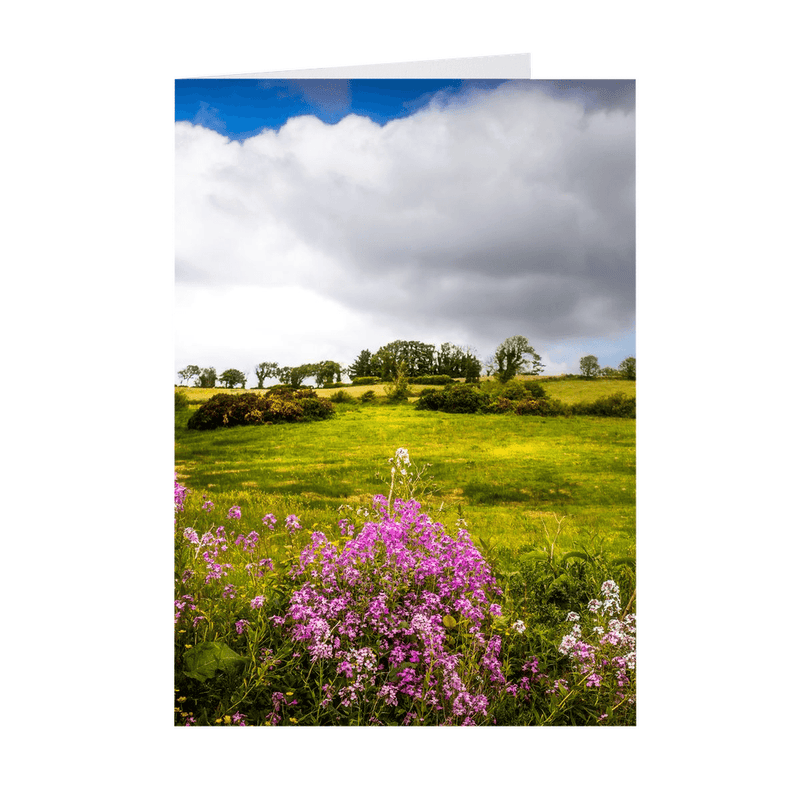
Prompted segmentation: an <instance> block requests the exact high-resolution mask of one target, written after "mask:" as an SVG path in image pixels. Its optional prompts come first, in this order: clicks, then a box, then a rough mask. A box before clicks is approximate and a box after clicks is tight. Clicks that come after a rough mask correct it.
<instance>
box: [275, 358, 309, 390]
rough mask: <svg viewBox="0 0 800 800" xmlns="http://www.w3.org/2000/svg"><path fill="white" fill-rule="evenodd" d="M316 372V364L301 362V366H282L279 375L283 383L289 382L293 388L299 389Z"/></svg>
mask: <svg viewBox="0 0 800 800" xmlns="http://www.w3.org/2000/svg"><path fill="white" fill-rule="evenodd" d="M314 374H316V364H301V365H300V366H299V367H281V368H280V369H279V370H278V373H277V377H278V379H279V380H280V382H281V383H288V384H289V386H291V387H292V389H299V388H300V387H301V386H302V385H303V381H304V380H305V379H306V378H310V377H311V376H312V375H314Z"/></svg>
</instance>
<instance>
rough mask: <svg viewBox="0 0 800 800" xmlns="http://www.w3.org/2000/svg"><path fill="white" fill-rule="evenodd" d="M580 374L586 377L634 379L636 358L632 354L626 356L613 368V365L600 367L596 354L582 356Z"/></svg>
mask: <svg viewBox="0 0 800 800" xmlns="http://www.w3.org/2000/svg"><path fill="white" fill-rule="evenodd" d="M581 375H583V376H584V377H586V378H598V377H601V378H615V377H618V376H621V377H623V378H627V379H628V380H631V381H635V380H636V359H635V358H634V357H633V356H628V357H627V358H625V359H623V360H622V362H621V363H620V365H619V366H618V367H617V368H616V369H614V368H613V367H601V366H600V362H599V361H598V360H597V357H596V356H584V357H583V358H582V359H581Z"/></svg>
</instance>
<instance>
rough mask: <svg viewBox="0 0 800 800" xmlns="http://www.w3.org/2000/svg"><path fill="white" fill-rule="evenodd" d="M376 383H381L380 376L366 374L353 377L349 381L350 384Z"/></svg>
mask: <svg viewBox="0 0 800 800" xmlns="http://www.w3.org/2000/svg"><path fill="white" fill-rule="evenodd" d="M376 383H383V381H382V380H381V379H380V378H376V377H375V376H374V375H366V376H364V377H363V378H353V380H352V381H351V385H352V386H374V385H375V384H376Z"/></svg>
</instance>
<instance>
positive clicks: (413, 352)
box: [374, 339, 436, 380]
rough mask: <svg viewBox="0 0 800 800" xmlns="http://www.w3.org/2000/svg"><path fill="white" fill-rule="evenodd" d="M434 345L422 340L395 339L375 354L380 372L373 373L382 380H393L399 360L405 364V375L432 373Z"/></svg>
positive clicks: (410, 376) (417, 375) (412, 376)
mask: <svg viewBox="0 0 800 800" xmlns="http://www.w3.org/2000/svg"><path fill="white" fill-rule="evenodd" d="M435 351H436V346H435V345H432V344H425V343H424V342H409V341H405V340H403V339H396V340H395V341H394V342H389V344H385V345H384V346H383V347H381V348H380V350H378V352H377V353H376V354H375V355H376V357H377V360H378V362H379V363H380V372H376V373H374V374H375V375H379V376H380V377H381V378H383V379H384V380H394V379H395V378H396V377H397V370H398V367H399V366H400V363H401V362H405V364H406V370H407V372H406V375H407V376H408V377H409V378H417V377H419V376H420V375H432V374H433V368H434V367H433V363H434V353H435Z"/></svg>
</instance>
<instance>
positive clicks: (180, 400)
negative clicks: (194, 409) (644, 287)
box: [175, 389, 189, 411]
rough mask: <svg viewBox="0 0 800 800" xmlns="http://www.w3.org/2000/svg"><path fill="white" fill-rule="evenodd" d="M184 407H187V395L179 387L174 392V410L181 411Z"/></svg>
mask: <svg viewBox="0 0 800 800" xmlns="http://www.w3.org/2000/svg"><path fill="white" fill-rule="evenodd" d="M184 408H189V397H188V395H187V394H186V392H184V391H183V390H181V389H178V390H177V391H176V392H175V410H176V411H182V410H183V409H184Z"/></svg>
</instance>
